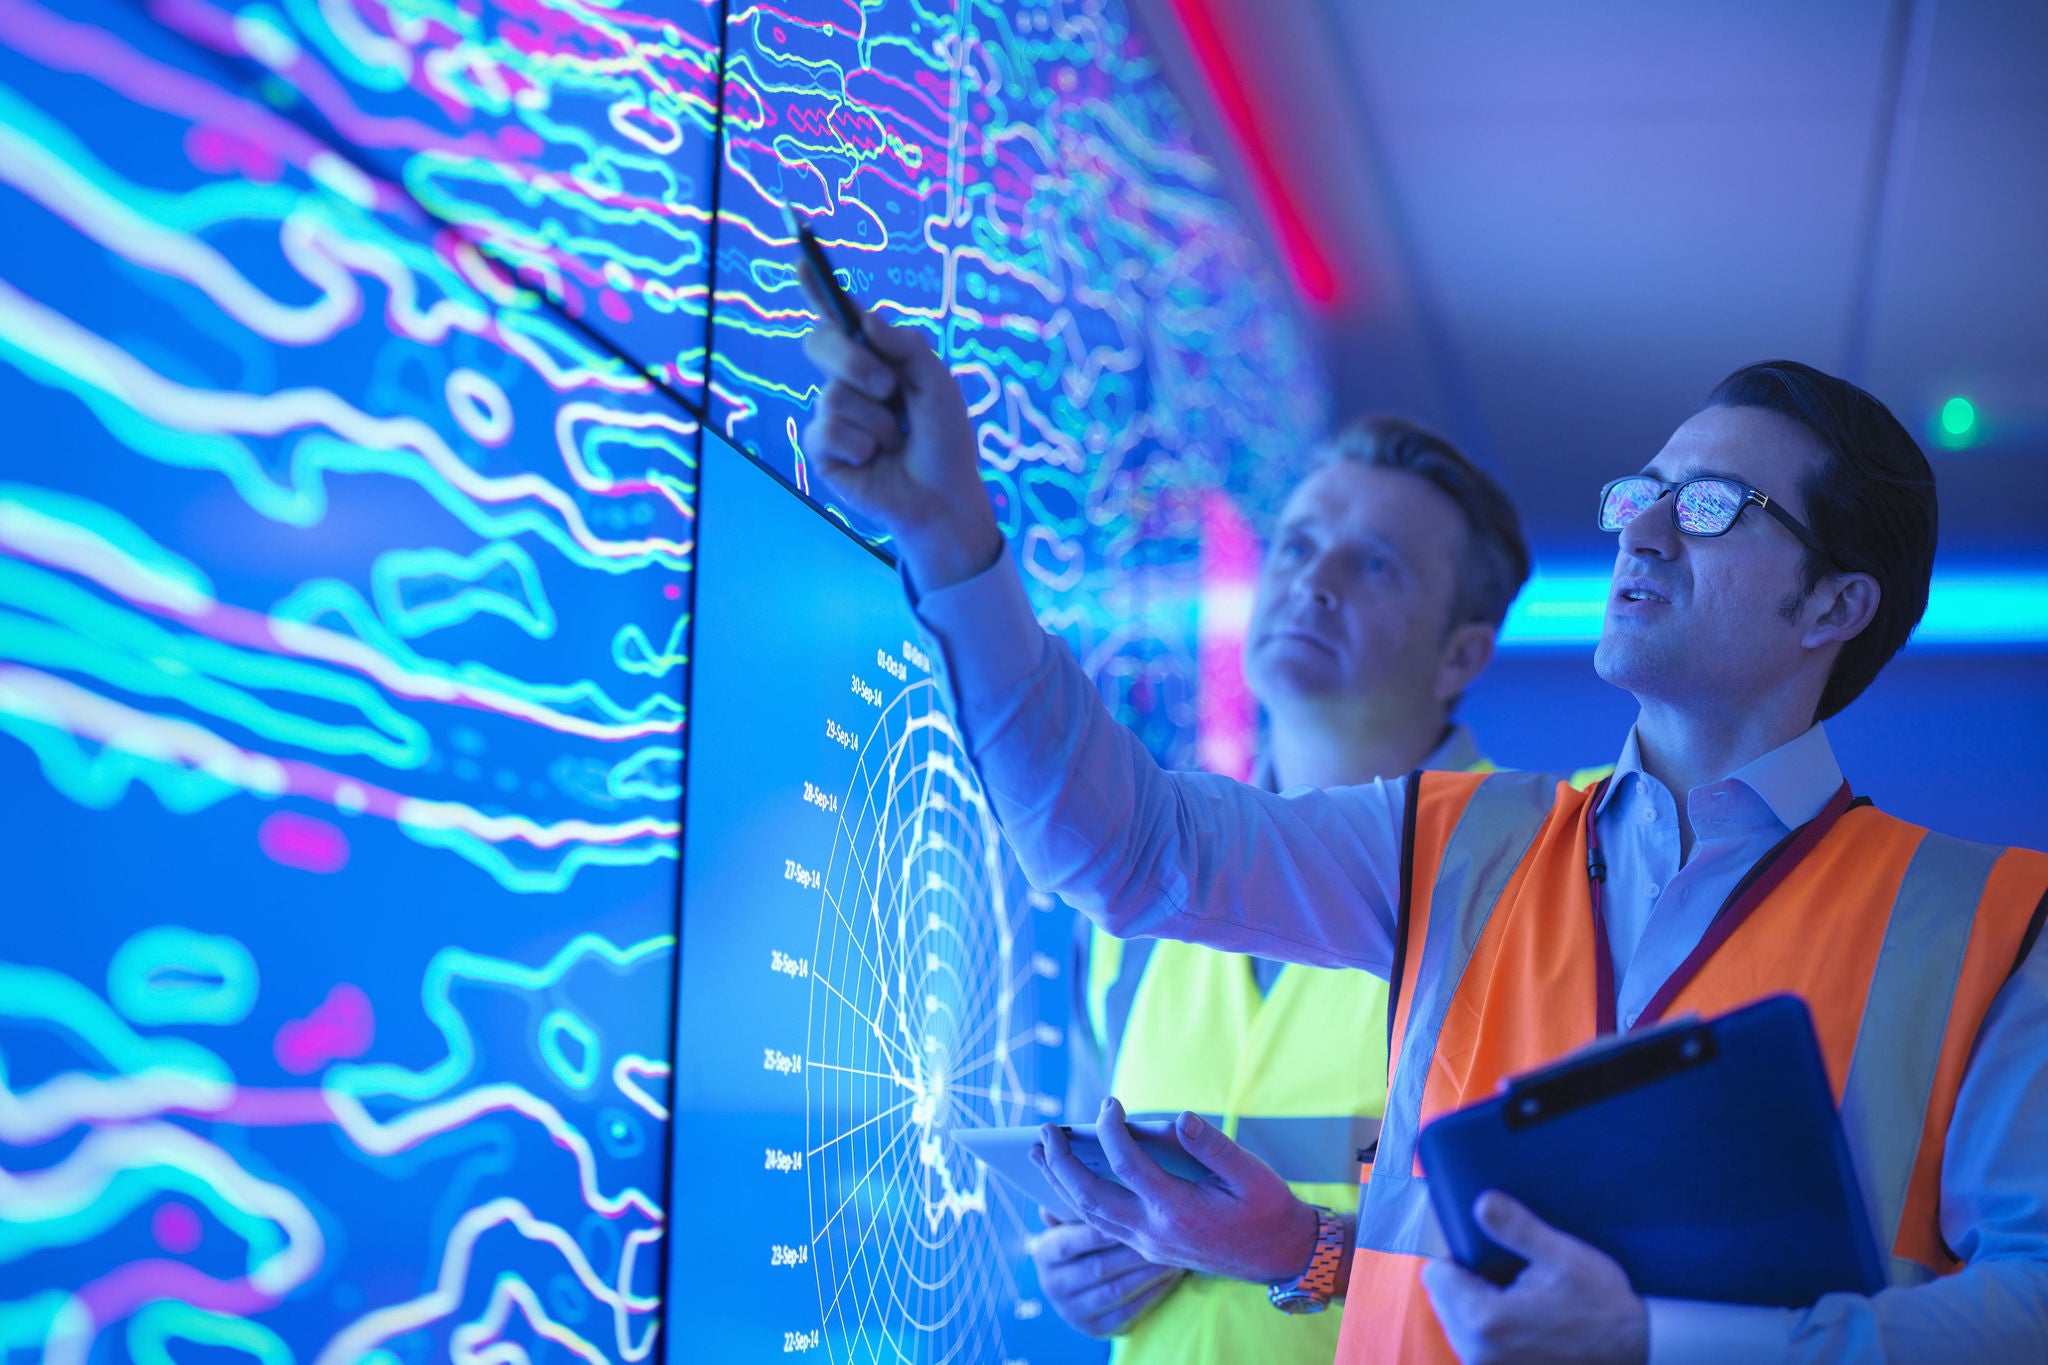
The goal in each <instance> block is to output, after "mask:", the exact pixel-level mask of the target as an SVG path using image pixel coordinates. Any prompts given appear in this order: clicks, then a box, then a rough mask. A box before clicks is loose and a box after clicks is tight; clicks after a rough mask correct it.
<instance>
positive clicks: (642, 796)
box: [0, 0, 698, 1365]
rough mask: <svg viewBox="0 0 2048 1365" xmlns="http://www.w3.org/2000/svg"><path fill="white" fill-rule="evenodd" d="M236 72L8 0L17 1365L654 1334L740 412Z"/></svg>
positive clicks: (4, 1237) (6, 382) (131, 24)
mask: <svg viewBox="0 0 2048 1365" xmlns="http://www.w3.org/2000/svg"><path fill="white" fill-rule="evenodd" d="M336 12H338V11H336ZM222 69H223V68H221V66H220V65H219V64H218V63H217V62H216V61H215V60H214V59H213V58H210V57H207V56H206V55H205V54H203V53H201V52H199V51H198V50H197V49H195V48H194V47H193V45H192V44H191V43H190V42H188V41H187V40H185V39H184V38H181V37H179V36H177V35H176V34H173V33H170V32H168V31H167V30H165V29H163V28H162V27H160V26H159V25H157V24H155V23H154V22H152V21H151V20H150V19H149V18H148V17H147V16H145V15H144V14H143V13H142V12H141V10H140V8H139V7H138V6H135V5H131V4H127V3H118V2H116V0H67V3H65V4H63V5H61V6H59V5H51V4H38V3H33V2H32V0H0V235H4V239H5V244H6V246H7V251H6V253H5V256H4V257H0V411H4V412H5V413H6V414H7V431H6V434H5V436H4V437H0V792H5V793H7V799H6V800H5V802H4V804H5V808H6V820H5V822H4V826H0V861H4V863H5V866H6V868H7V889H6V893H5V896H6V907H5V909H6V913H5V914H4V915H0V918H4V919H5V920H6V923H7V928H8V933H7V936H6V941H5V943H4V944H0V959H4V960H0V1357H5V1358H10V1359H11V1358H14V1357H15V1356H16V1355H23V1356H29V1357H37V1358H41V1359H45V1360H49V1361H51V1362H58V1363H60V1365H61V1363H62V1362H83V1361H87V1360H109V1359H118V1358H127V1359H135V1360H139V1361H149V1362H157V1363H158V1365H161V1362H165V1361H170V1360H178V1361H188V1360H192V1359H196V1358H214V1357H219V1358H227V1357H229V1356H233V1355H241V1356H251V1357H255V1358H258V1359H260V1360H263V1361H265V1362H266V1363H268V1362H282V1361H308V1362H310V1361H316V1360H318V1361H332V1362H337V1363H338V1362H342V1361H351V1362H353V1361H361V1360H369V1361H375V1362H378V1363H379V1365H398V1363H399V1362H410V1361H424V1360H428V1359H483V1358H492V1359H514V1358H528V1359H539V1358H543V1357H546V1356H548V1355H550V1354H554V1355H555V1356H556V1357H557V1358H566V1357H568V1356H572V1355H573V1356H576V1357H578V1358H582V1359H623V1360H641V1359H646V1358H648V1357H649V1356H651V1355H652V1353H653V1352H654V1350H655V1349H656V1346H655V1343H656V1341H657V1335H656V1332H657V1327H656V1324H657V1320H658V1318H657V1311H658V1308H659V1297H658V1294H657V1290H658V1285H659V1268H660V1267H659V1262H660V1249H661V1246H662V1243H663V1238H664V1234H665V1229H666V1223H667V1219H666V1213H665V1210H664V1198H665V1191H664V1187H663V1151H664V1139H665V1124H666V1121H667V1117H668V1112H667V1103H666V1101H667V1094H666V1078H667V1074H668V1068H669V1062H668V1054H669V1041H668V1029H667V1024H666V1019H667V1016H668V1010H669V1002H670V999H671V981H672V975H673V969H674V961H675V956H674V933H675V904H674V875H675V859H676V853H677V847H676V838H677V831H678V827H679V821H678V812H677V809H676V803H677V800H678V797H679V795H680V790H681V762H682V731H683V713H682V686H681V684H682V670H683V663H684V661H683V659H682V655H681V649H682V640H683V627H684V621H683V614H682V601H683V590H684V587H685V586H686V583H687V572H688V569H689V565H690V559H691V554H692V542H693V539H694V523H693V514H694V505H693V499H694V495H695V484H696V445H697V431H698V424H697V421H696V418H695V417H694V416H693V415H692V414H691V413H690V412H688V411H687V410H686V409H684V408H681V407H679V406H677V405H676V404H675V403H674V402H673V401H672V400H671V399H670V398H669V397H667V396H666V395H664V394H662V393H660V392H658V391H657V390H656V388H655V386H654V384H653V383H652V381H651V380H650V379H649V378H648V376H647V375H646V374H645V373H643V372H642V371H641V370H639V369H638V368H636V367H635V366H632V365H630V364H627V363H626V362H624V361H622V360H620V359H619V358H618V356H616V355H615V354H613V353H612V352H610V351H608V350H606V349H605V348H603V347H600V346H597V345H594V344H593V343H592V342H591V341H590V340H589V339H588V338H587V337H586V336H585V335H584V334H583V333H582V332H580V331H579V330H577V329H576V328H574V327H573V326H570V325H567V324H565V323H564V321H563V320H562V317H561V315H560V314H559V313H557V312H555V311H554V310H552V309H550V308H549V307H547V306H545V305H544V304H543V303H542V301H541V300H540V299H539V298H538V297H537V296H536V295H535V294H534V293H533V291H531V290H528V289H525V288H522V287H520V286H519V284H518V283H517V282H516V281H515V280H514V279H512V278H511V277H510V275H509V274H508V273H507V272H506V271H505V270H504V269H502V268H500V267H499V266H497V265H496V264H494V263H493V262H492V260H491V259H490V258H489V257H488V256H486V255H485V254H484V253H482V252H480V251H479V250H478V249H477V248H476V247H475V246H474V245H473V244H472V243H471V242H470V241H468V240H467V239H465V238H464V237H463V236H462V235H461V234H459V233H456V232H454V231H451V230H449V229H448V228H447V227H446V226H445V225H443V224H439V223H437V222H435V221H433V220H431V219H428V218H425V217H423V216H422V215H420V214H419V213H418V211H417V209H416V208H415V206H414V205H413V204H412V202H411V200H410V198H409V197H408V196H407V195H406V194H405V193H404V192H403V191H402V190H400V189H399V188H398V187H397V186H395V185H394V183H393V182H391V181H388V180H383V179H379V178H377V177H376V176H374V175H370V174H367V173H365V172H363V171H361V170H359V169H358V168H357V166H356V164H355V163H354V162H352V161H350V160H348V159H346V158H344V157H342V156H340V155H338V154H337V153H336V152H335V150H334V149H333V147H332V146H331V145H330V144H328V143H326V142H323V141H322V140H320V139H319V138H318V137H316V136H315V135H313V134H311V133H309V132H308V131H307V130H306V129H305V128H304V127H303V126H301V125H300V124H298V123H296V122H294V121H292V120H290V119H287V118H284V117H281V116H280V115H279V114H278V113H276V112H275V111H274V109H273V108H272V106H271V104H270V103H269V102H268V101H266V100H265V99H262V98H257V97H255V96H254V95H253V94H252V93H251V92H250V91H248V90H244V89H242V88H240V87H238V86H236V85H234V84H233V83H232V82H229V81H224V80H223V79H222V77H221V73H222Z"/></svg>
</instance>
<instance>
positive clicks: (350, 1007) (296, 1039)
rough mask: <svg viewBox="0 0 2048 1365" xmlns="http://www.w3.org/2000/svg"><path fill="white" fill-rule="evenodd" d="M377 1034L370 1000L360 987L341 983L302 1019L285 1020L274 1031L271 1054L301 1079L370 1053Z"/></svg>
mask: <svg viewBox="0 0 2048 1365" xmlns="http://www.w3.org/2000/svg"><path fill="white" fill-rule="evenodd" d="M376 1033H377V1018H376V1015H375V1014H374V1013H373V1012H372V1011H371V1009H370V997H369V996H367V995H365V994H363V990H362V988H361V987H360V986H354V985H351V984H349V983H348V982H346V981H344V982H342V983H341V984H340V985H338V986H336V987H335V988H334V989H333V990H331V991H329V992H328V993H327V998H326V999H325V1000H323V1001H322V1002H321V1003H320V1006H319V1008H317V1009H315V1010H314V1011H313V1012H312V1013H311V1014H309V1015H307V1016H306V1017H305V1018H304V1019H292V1020H288V1021H287V1022H286V1023H285V1025H284V1027H283V1028H280V1029H279V1030H278V1031H277V1042H276V1044H275V1046H274V1047H273V1049H272V1050H273V1051H275V1052H276V1053H277V1064H278V1065H279V1066H281V1067H283V1068H284V1069H285V1070H286V1071H289V1072H291V1073H292V1074H293V1075H294V1076H304V1075H308V1074H309V1073H311V1072H314V1071H318V1070H319V1069H320V1068H321V1067H323V1066H325V1065H327V1064H328V1063H329V1062H333V1061H341V1060H344V1059H346V1058H350V1057H360V1056H362V1055H363V1054H364V1053H365V1052H367V1051H369V1050H370V1040H371V1039H372V1038H374V1037H375V1036H376Z"/></svg>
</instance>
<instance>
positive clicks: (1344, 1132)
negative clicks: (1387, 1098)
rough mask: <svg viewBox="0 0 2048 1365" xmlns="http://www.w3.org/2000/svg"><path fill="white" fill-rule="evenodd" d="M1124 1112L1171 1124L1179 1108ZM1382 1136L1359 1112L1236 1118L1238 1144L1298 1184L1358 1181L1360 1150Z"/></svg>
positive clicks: (1218, 1120)
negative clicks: (1136, 1112) (1167, 1110)
mask: <svg viewBox="0 0 2048 1365" xmlns="http://www.w3.org/2000/svg"><path fill="white" fill-rule="evenodd" d="M1198 1112H1199V1111H1198ZM1126 1117H1128V1118H1130V1119H1132V1120H1150V1121H1156V1122H1164V1123H1171V1122H1173V1121H1174V1120H1175V1119H1177V1118H1179V1117H1180V1112H1179V1111H1178V1110H1175V1111H1173V1112H1171V1113H1168V1112H1163V1111H1158V1110H1147V1111H1146V1112H1144V1113H1142V1114H1130V1115H1126ZM1202 1117H1203V1118H1205V1119H1207V1120H1208V1121H1209V1122H1210V1123H1211V1124H1212V1125H1214V1126H1215V1127H1217V1128H1222V1127H1223V1126H1224V1122H1223V1116H1222V1115H1221V1114H1203V1115H1202ZM1379 1135H1380V1121H1379V1120H1378V1119H1374V1118H1366V1117H1365V1116H1363V1115H1360V1114H1312V1115H1307V1116H1290V1117H1287V1118H1268V1117H1265V1116H1262V1115H1254V1114H1240V1115H1238V1119H1237V1144H1238V1145H1239V1146H1240V1147H1243V1148H1244V1149H1245V1150H1246V1151H1248V1152H1250V1153H1251V1154H1252V1155H1253V1156H1255V1157H1257V1158H1258V1159H1259V1160H1261V1161H1263V1162H1265V1163H1266V1164H1267V1165H1268V1166H1271V1167H1272V1168H1273V1170H1274V1172H1275V1173H1276V1174H1278V1175H1279V1177H1280V1178H1281V1179H1282V1180H1285V1181H1287V1182H1288V1183H1290V1184H1294V1185H1352V1184H1356V1183H1357V1181H1358V1153H1359V1149H1360V1148H1363V1147H1370V1146H1372V1144H1373V1142H1374V1140H1375V1139H1377V1138H1378V1137H1379Z"/></svg>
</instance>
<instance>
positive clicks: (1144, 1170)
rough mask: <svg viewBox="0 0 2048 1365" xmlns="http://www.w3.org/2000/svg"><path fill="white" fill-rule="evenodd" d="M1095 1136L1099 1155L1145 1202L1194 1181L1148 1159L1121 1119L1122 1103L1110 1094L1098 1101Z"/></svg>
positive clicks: (1174, 1193) (1176, 1192)
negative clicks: (1099, 1102) (1100, 1103)
mask: <svg viewBox="0 0 2048 1365" xmlns="http://www.w3.org/2000/svg"><path fill="white" fill-rule="evenodd" d="M1095 1139H1096V1141H1098V1142H1100V1143H1101V1144H1102V1155H1103V1157H1104V1159H1105V1160H1107V1161H1108V1162H1109V1169H1110V1170H1112V1171H1114V1172H1116V1178H1117V1179H1118V1180H1121V1181H1123V1183H1124V1184H1125V1185H1127V1186H1129V1187H1130V1188H1131V1189H1132V1190H1134V1191H1136V1192H1137V1193H1138V1194H1139V1195H1140V1196H1142V1197H1143V1198H1144V1199H1145V1200H1146V1201H1147V1202H1151V1203H1158V1202H1161V1201H1164V1200H1168V1199H1173V1198H1176V1197H1177V1196H1179V1195H1180V1194H1181V1193H1183V1191H1181V1190H1177V1189H1175V1188H1174V1187H1175V1186H1177V1185H1178V1186H1188V1187H1192V1185H1193V1183H1194V1182H1192V1181H1188V1180H1182V1179H1181V1178H1180V1177H1179V1176H1177V1175H1169V1174H1168V1173H1167V1171H1166V1168H1165V1167H1163V1166H1161V1165H1160V1164H1159V1163H1158V1162H1156V1161H1154V1160H1153V1159H1152V1156H1151V1153H1149V1152H1147V1151H1146V1150H1145V1149H1144V1148H1143V1147H1140V1146H1139V1145H1138V1139H1137V1138H1135V1137H1133V1136H1132V1135H1131V1130H1130V1126H1129V1124H1127V1123H1126V1122H1125V1121H1124V1107H1123V1105H1122V1104H1121V1103H1119V1102H1118V1101H1117V1100H1115V1099H1113V1098H1112V1099H1107V1100H1104V1101H1103V1102H1102V1114H1101V1116H1100V1117H1098V1118H1097V1119H1096V1121H1095Z"/></svg>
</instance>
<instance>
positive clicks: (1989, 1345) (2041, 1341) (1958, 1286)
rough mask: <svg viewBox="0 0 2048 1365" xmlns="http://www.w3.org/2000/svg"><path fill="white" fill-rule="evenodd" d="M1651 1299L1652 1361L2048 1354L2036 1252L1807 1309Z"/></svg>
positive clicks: (2047, 1307) (2047, 1320) (2044, 1289)
mask: <svg viewBox="0 0 2048 1365" xmlns="http://www.w3.org/2000/svg"><path fill="white" fill-rule="evenodd" d="M1649 1307H1650V1365H1695V1363H1696V1362H1697V1363H1698V1365H1713V1363H1715V1362H1721V1361H1727V1360H1744V1361H1755V1362H1786V1365H1792V1363H1793V1362H1797V1365H1851V1362H1862V1361H1871V1360H1883V1361H1888V1362H1891V1363H1892V1365H1911V1363H1912V1362H1919V1361H1926V1362H1930V1363H1932V1365H1951V1363H1952V1362H1956V1361H1964V1360H2048V1265H2044V1264H2042V1263H2041V1262H2038V1261H1985V1262H1979V1263H1978V1264H1975V1265H1971V1266H1967V1267H1965V1268H1964V1269H1963V1270H1962V1271H1961V1272H1959V1273H1957V1274H1955V1275H1950V1276H1947V1277H1945V1278H1943V1279H1939V1280H1936V1281H1934V1282H1933V1283H1931V1284H1925V1285H1921V1286H1918V1287H1916V1288H1912V1289H1892V1290H1887V1291H1885V1292H1884V1293H1882V1294H1878V1295H1876V1296H1874V1297H1871V1298H1864V1297H1862V1296H1860V1295H1856V1294H1830V1295H1828V1296H1827V1297H1826V1298H1823V1299H1822V1300H1821V1301H1820V1302H1819V1303H1817V1304H1815V1305H1814V1306H1813V1307H1812V1308H1809V1309H1805V1310H1803V1311H1801V1310H1795V1309H1789V1308H1746V1307H1737V1306H1734V1305H1730V1304H1710V1303H1696V1302H1690V1301H1681V1300H1671V1299H1651V1300H1649Z"/></svg>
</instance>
